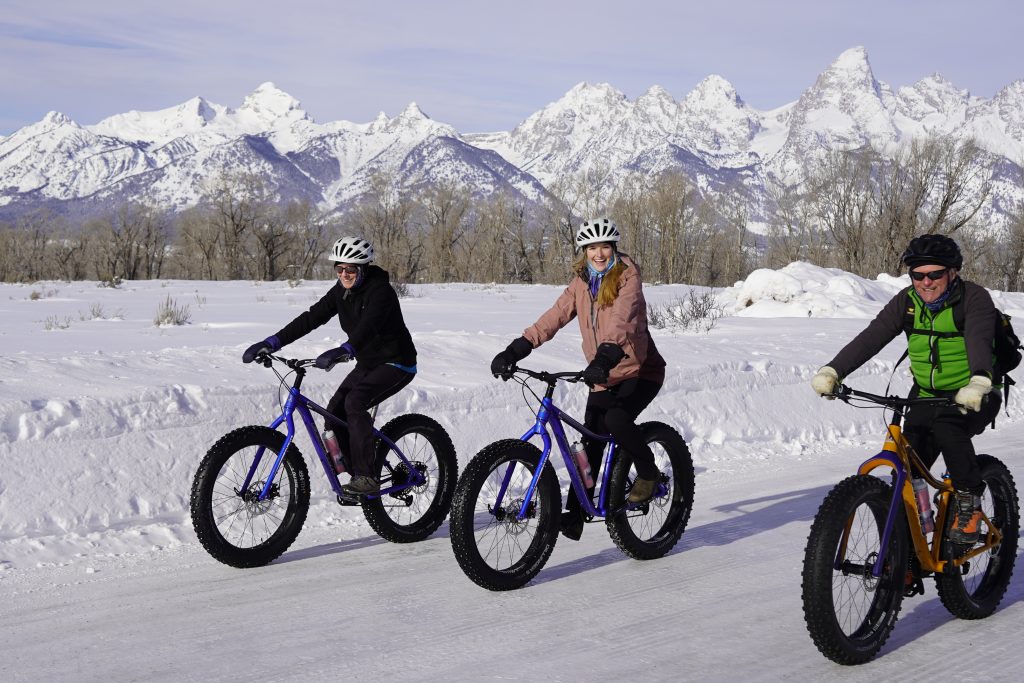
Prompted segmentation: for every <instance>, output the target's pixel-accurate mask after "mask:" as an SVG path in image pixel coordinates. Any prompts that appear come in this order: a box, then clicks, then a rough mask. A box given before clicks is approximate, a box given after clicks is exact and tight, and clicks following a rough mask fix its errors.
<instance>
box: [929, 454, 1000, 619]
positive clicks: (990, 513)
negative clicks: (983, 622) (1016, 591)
mask: <svg viewBox="0 0 1024 683" xmlns="http://www.w3.org/2000/svg"><path fill="white" fill-rule="evenodd" d="M978 465H979V466H980V468H981V478H982V479H983V480H984V482H985V493H984V495H982V497H981V508H982V510H983V511H984V512H985V515H986V516H987V517H988V518H989V519H990V520H992V524H994V525H995V527H996V528H997V529H999V531H1000V533H1002V534H1003V540H1002V542H1001V543H1000V544H999V545H997V546H996V547H994V548H992V549H991V550H989V551H987V552H985V553H982V554H980V555H977V556H975V557H972V558H971V559H969V560H967V561H966V562H964V563H963V564H962V565H961V566H960V567H952V566H951V567H950V570H951V571H949V572H947V573H943V574H936V575H935V587H936V588H937V589H938V592H939V599H940V600H942V604H943V606H945V608H946V609H947V610H949V612H950V614H952V615H953V616H955V617H958V618H960V619H982V618H984V617H987V616H988V615H990V614H992V613H993V612H994V611H995V610H996V607H998V606H999V603H1000V601H1001V600H1002V599H1003V595H1004V594H1005V593H1006V587H1007V586H1008V585H1009V584H1010V577H1011V576H1013V565H1014V562H1015V561H1016V559H1017V541H1018V535H1019V534H1020V510H1019V508H1018V503H1017V488H1016V486H1015V485H1014V483H1013V476H1011V475H1010V471H1009V470H1008V469H1007V468H1006V465H1004V464H1003V463H1001V462H1000V461H999V460H997V459H996V458H993V457H992V456H991V455H979V456H978ZM946 517H947V523H946V530H947V531H948V530H949V529H950V527H951V526H952V523H953V514H952V511H950V513H949V514H947V515H946ZM980 531H981V534H980V539H981V542H982V543H984V541H985V534H986V529H985V525H984V523H983V524H982V525H981V529H980ZM963 553H964V548H963V546H956V545H954V544H952V543H950V542H949V541H948V540H946V539H945V538H944V539H943V543H942V557H943V559H944V560H946V561H947V562H950V561H952V560H953V559H954V558H956V557H958V556H960V555H962V554H963Z"/></svg>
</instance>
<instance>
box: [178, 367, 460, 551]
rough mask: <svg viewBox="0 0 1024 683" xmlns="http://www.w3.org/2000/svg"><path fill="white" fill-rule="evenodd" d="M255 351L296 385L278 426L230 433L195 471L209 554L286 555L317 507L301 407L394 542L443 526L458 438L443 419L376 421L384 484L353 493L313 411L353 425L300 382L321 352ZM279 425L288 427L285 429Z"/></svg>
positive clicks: (195, 514) (356, 500) (328, 469)
mask: <svg viewBox="0 0 1024 683" xmlns="http://www.w3.org/2000/svg"><path fill="white" fill-rule="evenodd" d="M256 361H257V362H259V363H261V364H263V365H264V366H266V367H268V368H271V369H272V370H273V371H274V373H275V374H276V375H277V377H278V379H279V380H280V382H281V386H282V387H287V388H288V397H287V399H285V402H284V405H283V407H282V411H281V414H280V415H278V416H277V417H276V418H275V419H274V420H273V421H272V422H271V423H270V426H268V427H263V426H258V425H253V426H248V427H240V428H238V429H235V430H234V431H231V432H229V433H228V434H225V435H224V436H222V437H221V438H220V440H218V441H217V443H215V444H214V445H213V447H211V448H210V450H209V451H208V452H207V454H206V456H205V457H204V458H203V460H202V462H201V463H200V465H199V468H198V470H197V471H196V476H195V479H194V481H193V483H192V495H191V511H192V526H193V528H194V529H195V531H196V536H197V537H198V538H199V542H200V543H202V545H203V547H204V548H205V549H206V551H207V552H208V553H210V555H212V556H213V557H214V558H215V559H217V560H219V561H221V562H223V563H224V564H227V565H230V566H232V567H240V568H245V567H258V566H261V565H265V564H267V563H269V562H271V561H272V560H274V559H275V558H277V557H278V556H279V555H281V553H283V552H284V551H285V550H287V549H288V547H289V546H290V545H291V544H292V542H293V541H294V540H295V538H296V537H297V536H298V535H299V531H300V530H301V529H302V524H303V523H304V522H305V520H306V514H307V512H308V511H309V496H310V485H309V472H308V471H307V469H306V463H305V461H304V460H303V458H302V455H301V454H300V453H299V450H298V448H297V447H296V446H295V442H294V437H295V421H294V413H296V412H298V413H299V415H300V416H301V417H302V422H303V423H304V424H305V426H306V431H307V432H308V434H309V438H310V441H312V443H313V450H314V451H316V454H317V456H318V457H319V460H320V464H321V466H322V469H323V472H324V474H325V475H326V476H327V481H328V483H329V484H330V486H331V489H332V490H333V492H334V494H335V495H336V496H337V500H338V503H339V504H341V505H361V506H362V508H363V514H364V515H365V516H366V519H367V521H368V522H369V523H370V526H371V527H373V530H374V531H376V532H377V533H378V534H379V535H380V536H381V537H383V538H384V539H386V540H388V541H391V542H393V543H411V542H414V541H421V540H423V539H425V538H427V537H428V536H430V535H431V534H432V533H434V531H436V530H437V528H438V527H439V526H440V525H441V523H442V522H443V521H444V519H445V517H447V515H448V511H449V509H450V508H451V500H452V494H453V492H454V488H455V481H456V479H457V476H458V460H457V459H456V454H455V448H454V446H452V441H451V439H450V438H449V437H448V434H447V432H445V430H444V428H443V427H441V425H439V424H438V423H437V422H436V421H435V420H433V419H431V418H429V417H427V416H425V415H417V414H409V415H400V416H399V417H396V418H394V419H393V420H391V421H390V422H388V423H387V424H386V425H384V426H383V427H382V428H381V429H379V430H378V429H374V434H375V435H376V453H375V459H374V472H375V473H376V474H377V476H378V478H379V480H380V493H379V494H376V495H368V496H359V497H352V496H349V495H346V494H345V492H343V491H342V489H341V482H340V480H339V475H338V474H336V473H335V467H334V465H333V463H332V462H331V458H330V456H329V455H328V454H327V452H326V450H325V448H324V446H323V442H322V441H321V440H320V436H319V434H318V433H317V429H316V426H315V425H314V423H313V416H312V413H314V412H315V413H317V414H319V415H321V416H322V417H323V418H324V419H326V420H327V421H328V422H329V423H331V424H332V425H334V426H335V428H336V429H337V428H339V427H340V428H341V429H342V430H345V429H346V425H345V422H344V421H342V420H340V419H338V418H337V417H335V416H334V415H331V414H330V413H328V412H327V411H326V410H325V409H324V408H322V407H320V406H318V405H317V404H316V403H313V402H312V401H310V400H309V399H308V398H306V397H305V396H303V395H302V394H301V393H300V392H299V388H300V387H301V386H302V380H303V378H304V377H305V376H306V372H307V368H309V367H310V366H312V365H313V363H314V362H315V361H314V360H312V359H306V360H298V359H290V358H282V357H278V356H273V355H271V354H269V353H262V354H260V355H259V356H257V357H256ZM275 362H277V363H280V364H283V365H285V366H287V367H288V368H290V369H291V371H292V372H291V373H289V375H291V374H292V373H294V379H293V380H292V384H291V386H290V387H288V376H286V375H282V374H281V373H280V372H278V370H277V368H276V367H274V363H275ZM281 425H284V426H285V428H286V430H287V433H282V432H280V431H278V428H279V427H280V426H281ZM343 433H347V431H345V432H343Z"/></svg>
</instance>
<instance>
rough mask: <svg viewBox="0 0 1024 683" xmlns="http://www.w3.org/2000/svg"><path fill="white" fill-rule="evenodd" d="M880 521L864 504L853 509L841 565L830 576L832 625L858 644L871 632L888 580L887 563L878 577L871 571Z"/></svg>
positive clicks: (889, 563)
mask: <svg viewBox="0 0 1024 683" xmlns="http://www.w3.org/2000/svg"><path fill="white" fill-rule="evenodd" d="M883 523H884V518H883V519H882V520H880V519H879V518H878V516H877V515H876V513H875V511H874V510H872V508H871V506H870V505H868V504H862V505H859V506H857V508H856V509H855V510H854V511H853V514H852V515H851V516H850V533H849V539H848V541H847V546H846V554H845V558H844V560H843V564H842V566H841V567H840V568H838V569H837V570H836V571H834V572H833V574H832V607H833V611H834V613H835V619H836V625H837V626H838V627H839V630H840V631H841V632H842V633H843V634H844V635H845V636H846V637H847V638H850V639H851V640H859V639H862V638H864V637H866V636H868V635H870V633H871V632H873V630H874V629H875V626H876V624H877V623H878V620H879V618H880V617H881V616H882V614H883V612H884V610H883V609H882V605H884V604H885V599H884V594H885V592H886V590H887V588H886V585H887V584H888V581H887V579H888V578H889V577H891V575H892V572H893V568H892V566H891V562H886V566H885V568H884V570H883V572H882V576H881V577H878V578H876V577H874V576H872V574H871V570H872V568H873V567H874V564H875V561H876V560H877V559H878V550H879V548H881V544H882V538H881V530H882V525H883Z"/></svg>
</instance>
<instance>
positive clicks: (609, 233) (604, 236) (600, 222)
mask: <svg viewBox="0 0 1024 683" xmlns="http://www.w3.org/2000/svg"><path fill="white" fill-rule="evenodd" d="M619 237H620V235H619V229H618V228H617V227H615V223H612V222H611V221H610V220H609V219H607V218H593V219H591V220H589V221H583V225H581V226H580V229H579V230H577V231H576V248H577V249H582V248H583V247H585V246H587V245H588V244H597V243H598V242H618V241H619Z"/></svg>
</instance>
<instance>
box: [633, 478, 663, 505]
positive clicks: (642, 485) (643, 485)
mask: <svg viewBox="0 0 1024 683" xmlns="http://www.w3.org/2000/svg"><path fill="white" fill-rule="evenodd" d="M657 488H658V477H655V478H654V479H641V478H639V477H637V479H636V481H634V482H633V488H631V489H630V490H629V496H627V498H626V500H627V501H628V502H630V503H643V502H645V501H648V500H650V499H651V496H653V495H654V492H655V490H657Z"/></svg>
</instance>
